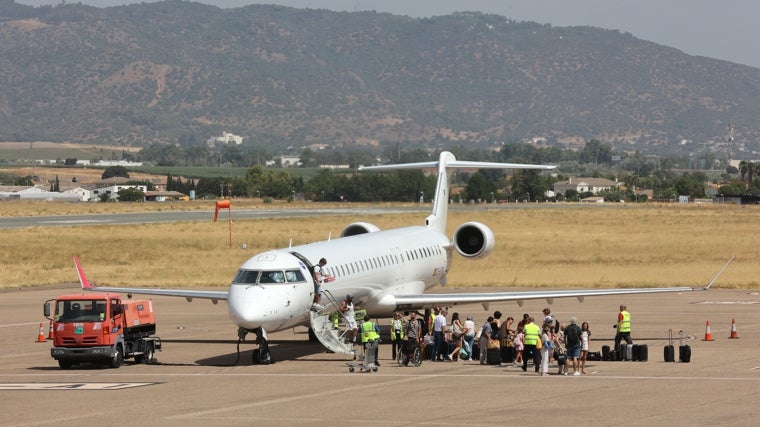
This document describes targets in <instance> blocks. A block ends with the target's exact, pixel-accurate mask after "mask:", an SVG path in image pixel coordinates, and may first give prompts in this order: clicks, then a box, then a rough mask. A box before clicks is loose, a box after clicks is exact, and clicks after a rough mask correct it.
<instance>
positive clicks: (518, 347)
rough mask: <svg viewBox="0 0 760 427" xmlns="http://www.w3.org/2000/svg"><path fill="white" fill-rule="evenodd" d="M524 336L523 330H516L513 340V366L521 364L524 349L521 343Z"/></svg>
mask: <svg viewBox="0 0 760 427" xmlns="http://www.w3.org/2000/svg"><path fill="white" fill-rule="evenodd" d="M524 338H525V334H524V333H523V331H522V330H521V329H519V330H517V333H516V334H515V339H514V341H513V343H514V345H515V366H517V365H519V364H522V362H523V350H525V345H524V344H523V339H524Z"/></svg>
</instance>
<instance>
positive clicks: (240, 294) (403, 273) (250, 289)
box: [227, 226, 453, 332]
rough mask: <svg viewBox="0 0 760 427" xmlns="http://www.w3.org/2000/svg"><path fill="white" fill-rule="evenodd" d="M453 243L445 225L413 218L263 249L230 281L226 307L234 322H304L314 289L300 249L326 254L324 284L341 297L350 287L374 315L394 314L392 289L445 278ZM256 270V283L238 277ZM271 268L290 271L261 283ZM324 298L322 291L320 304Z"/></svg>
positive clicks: (412, 288) (278, 326)
mask: <svg viewBox="0 0 760 427" xmlns="http://www.w3.org/2000/svg"><path fill="white" fill-rule="evenodd" d="M452 250H453V247H452V243H451V241H450V240H449V238H448V237H447V236H446V235H444V234H443V233H441V232H438V231H436V230H435V229H432V228H430V227H425V226H411V227H404V228H396V229H391V230H384V231H376V232H371V233H365V234H359V235H354V236H349V237H340V238H337V239H331V240H325V241H320V242H315V243H309V244H306V245H300V246H293V247H290V248H286V249H279V250H272V251H267V252H263V253H260V254H258V255H255V256H253V257H251V258H250V259H249V260H248V261H246V262H245V263H244V264H243V265H242V266H241V267H240V271H239V272H238V276H237V277H236V279H235V281H233V283H232V284H231V285H230V287H229V298H228V300H227V301H228V306H229V315H230V318H231V319H232V321H233V322H234V323H235V324H236V325H238V326H239V327H242V328H244V329H248V330H253V329H255V328H258V327H263V328H264V329H265V330H266V331H269V332H275V331H279V330H283V329H288V328H292V327H294V326H298V325H307V324H308V322H309V318H308V312H309V309H310V307H311V304H312V300H313V295H314V282H313V280H312V274H313V273H312V271H310V269H309V267H308V266H307V265H306V264H305V263H304V262H302V261H301V260H300V259H299V258H298V257H296V256H295V255H293V253H296V254H300V255H301V256H302V257H303V258H305V259H306V260H308V261H309V263H310V264H311V265H315V264H317V262H318V260H319V259H320V258H326V259H327V266H325V269H326V270H327V272H328V273H329V275H330V276H333V277H334V280H333V281H329V282H327V283H325V284H324V285H323V287H322V288H323V290H324V291H329V292H330V293H331V294H332V295H333V296H334V297H335V299H336V300H338V301H340V300H342V299H343V298H345V296H346V294H351V295H353V297H354V302H355V303H356V304H357V305H360V306H361V308H364V309H366V310H367V313H369V314H370V315H371V316H372V317H390V316H392V313H393V311H394V310H395V309H396V302H395V299H394V295H409V294H421V293H423V292H424V291H425V290H426V289H428V288H430V287H432V286H435V285H438V284H440V283H442V282H443V281H444V280H445V278H446V273H447V272H448V270H449V267H450V264H451V254H452ZM294 270H297V271H299V272H300V275H298V274H297V273H295V271H294ZM256 271H259V272H261V273H260V274H259V275H257V276H256V277H258V280H257V283H256V284H253V283H246V280H241V281H237V280H238V278H240V277H245V276H246V274H245V273H247V272H256ZM241 272H243V274H241ZM273 272H274V274H275V275H276V276H277V277H278V278H280V275H279V274H276V272H285V274H284V275H283V276H285V277H287V276H289V277H288V278H286V279H285V281H284V282H279V283H262V282H266V281H268V280H263V278H266V277H268V276H267V275H268V274H270V273H273ZM252 275H253V274H252ZM296 276H297V277H296ZM302 279H303V280H302ZM278 280H279V279H278ZM248 281H252V280H248ZM326 303H328V301H327V299H326V298H325V297H323V299H322V304H323V305H324V304H326Z"/></svg>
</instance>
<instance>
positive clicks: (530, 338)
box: [523, 323, 541, 345]
mask: <svg viewBox="0 0 760 427" xmlns="http://www.w3.org/2000/svg"><path fill="white" fill-rule="evenodd" d="M540 337H541V328H539V327H538V325H536V324H535V323H528V324H527V325H525V338H524V340H523V343H524V344H525V345H536V344H537V343H538V340H539V339H540Z"/></svg>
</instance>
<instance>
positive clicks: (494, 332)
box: [491, 310, 501, 340]
mask: <svg viewBox="0 0 760 427" xmlns="http://www.w3.org/2000/svg"><path fill="white" fill-rule="evenodd" d="M500 332H501V311H499V310H496V311H494V312H493V322H492V323H491V338H492V339H497V340H498V339H500V338H501V336H499V333H500Z"/></svg>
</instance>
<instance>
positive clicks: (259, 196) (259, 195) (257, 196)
mask: <svg viewBox="0 0 760 427" xmlns="http://www.w3.org/2000/svg"><path fill="white" fill-rule="evenodd" d="M256 198H257V199H260V198H261V191H259V190H256Z"/></svg>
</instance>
